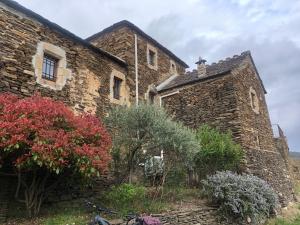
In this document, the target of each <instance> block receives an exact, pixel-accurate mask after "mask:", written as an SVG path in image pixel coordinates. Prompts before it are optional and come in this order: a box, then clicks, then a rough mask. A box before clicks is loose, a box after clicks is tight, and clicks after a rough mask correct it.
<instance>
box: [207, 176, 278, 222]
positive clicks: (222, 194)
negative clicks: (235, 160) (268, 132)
mask: <svg viewBox="0 0 300 225" xmlns="http://www.w3.org/2000/svg"><path fill="white" fill-rule="evenodd" d="M202 183H203V193H204V195H205V196H206V197H207V198H208V200H209V201H210V202H211V203H213V204H216V205H218V206H220V208H219V210H220V212H221V213H222V215H224V216H225V217H226V218H228V219H230V220H235V221H240V222H242V221H247V222H248V223H252V224H258V223H259V222H261V221H263V220H264V219H266V218H268V217H270V216H271V215H274V214H275V213H276V209H277V207H278V206H279V202H278V198H277V194H276V193H275V192H274V190H273V189H272V188H271V187H270V186H269V185H268V184H267V182H266V181H264V180H262V179H260V178H258V177H256V176H253V175H248V174H243V175H238V174H236V173H233V172H230V171H226V172H217V173H216V174H215V175H213V176H208V177H207V179H206V180H203V181H202Z"/></svg>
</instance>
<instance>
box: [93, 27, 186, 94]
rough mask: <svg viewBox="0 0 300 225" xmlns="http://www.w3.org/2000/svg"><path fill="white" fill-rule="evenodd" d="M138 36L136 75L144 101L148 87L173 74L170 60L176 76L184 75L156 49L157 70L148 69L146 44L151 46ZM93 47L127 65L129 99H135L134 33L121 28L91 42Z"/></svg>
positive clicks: (169, 59) (167, 57)
mask: <svg viewBox="0 0 300 225" xmlns="http://www.w3.org/2000/svg"><path fill="white" fill-rule="evenodd" d="M137 36H138V64H139V66H138V74H139V99H145V98H147V96H146V95H145V94H146V93H147V91H148V90H149V86H150V85H157V84H159V83H160V82H162V81H164V80H165V79H167V78H168V77H170V76H171V75H173V73H172V72H171V70H170V68H171V64H170V62H171V60H173V62H175V64H176V69H177V73H178V74H184V71H185V68H184V67H183V66H181V65H180V64H179V63H176V61H175V59H173V58H171V57H170V56H169V55H167V54H166V53H164V52H163V51H162V50H161V49H159V48H158V47H156V46H155V45H152V46H153V47H156V50H157V57H158V58H157V62H158V68H157V70H156V69H152V68H149V67H148V62H147V44H148V45H149V44H150V45H151V42H149V41H148V40H147V39H145V38H144V37H142V36H140V35H137ZM91 42H92V43H93V44H94V45H95V46H97V47H100V48H102V49H104V50H106V51H108V52H111V53H113V54H115V55H116V56H118V57H120V58H122V59H124V60H125V61H126V62H127V63H128V65H129V66H128V79H129V85H130V89H131V97H132V98H135V39H134V31H133V30H132V29H130V28H129V27H121V28H118V29H116V30H114V31H111V32H109V33H106V34H103V35H102V36H100V37H98V38H96V39H94V40H92V41H91Z"/></svg>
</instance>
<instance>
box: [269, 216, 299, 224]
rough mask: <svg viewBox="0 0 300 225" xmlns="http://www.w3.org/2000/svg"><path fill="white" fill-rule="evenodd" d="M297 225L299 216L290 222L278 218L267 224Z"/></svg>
mask: <svg viewBox="0 0 300 225" xmlns="http://www.w3.org/2000/svg"><path fill="white" fill-rule="evenodd" d="M299 224H300V215H298V216H297V217H296V218H294V219H292V220H290V219H282V218H279V219H276V220H274V221H272V222H270V223H268V225H299Z"/></svg>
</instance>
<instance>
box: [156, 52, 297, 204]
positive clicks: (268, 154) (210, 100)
mask: <svg viewBox="0 0 300 225" xmlns="http://www.w3.org/2000/svg"><path fill="white" fill-rule="evenodd" d="M238 57H242V60H241V62H240V63H239V64H238V65H236V66H235V67H234V68H232V69H231V70H229V71H227V72H224V73H221V74H217V75H210V76H206V77H201V79H200V80H195V82H194V83H191V84H186V85H182V86H180V87H176V86H175V87H173V88H169V89H167V90H166V91H164V90H162V91H160V93H159V95H160V97H161V103H162V105H163V106H164V107H165V108H166V109H167V110H168V112H169V113H170V114H171V115H173V117H174V118H175V119H176V120H180V121H182V122H183V123H184V124H185V125H187V126H190V127H192V128H198V127H199V126H201V125H203V124H209V125H211V126H213V127H216V128H218V129H219V130H221V131H227V130H230V131H231V132H232V134H233V137H234V139H235V140H236V141H237V142H238V143H240V144H241V146H242V148H243V149H244V150H245V153H246V157H245V161H244V163H245V165H244V167H243V170H244V172H249V173H252V174H255V175H258V176H260V177H262V178H263V179H265V180H267V181H268V182H269V183H270V184H272V186H273V187H274V188H275V189H276V190H277V192H278V193H279V195H280V196H281V197H282V198H281V200H282V203H284V204H285V203H286V202H289V201H292V200H293V188H292V183H291V181H290V177H289V172H288V168H287V165H286V164H285V160H284V158H283V157H282V155H281V153H280V151H278V149H277V148H276V146H275V142H274V139H273V132H272V127H271V123H270V118H269V113H268V108H267V104H266V101H265V96H264V95H265V90H264V87H263V85H262V83H261V80H260V79H259V75H258V74H257V72H256V69H255V66H254V64H253V61H252V58H251V55H250V53H245V54H244V55H242V56H238ZM236 59H237V57H236ZM230 60H235V59H230V58H229V59H227V61H228V63H229V62H230ZM225 63H226V62H225ZM195 72H196V71H195ZM254 95H255V96H254ZM252 98H255V99H252ZM253 104H256V105H255V106H254V105H253ZM254 107H256V108H254Z"/></svg>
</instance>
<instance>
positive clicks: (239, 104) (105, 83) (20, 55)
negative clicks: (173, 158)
mask: <svg viewBox="0 0 300 225" xmlns="http://www.w3.org/2000/svg"><path fill="white" fill-rule="evenodd" d="M197 65H198V69H197V70H194V71H192V72H186V69H187V68H188V65H187V64H186V63H185V62H183V61H182V60H181V59H180V58H179V57H177V56H176V55H175V54H173V53H172V52H171V51H170V50H168V49H167V48H165V47H164V46H162V45H161V44H159V43H158V42H157V41H155V40H154V39H153V38H152V37H150V36H149V35H147V34H146V33H145V32H143V31H142V30H141V29H139V28H138V27H136V26H135V25H134V24H132V23H130V22H128V21H121V22H119V23H116V24H114V25H112V26H111V27H109V28H106V29H104V30H103V31H101V32H99V33H97V34H95V35H93V36H91V37H89V38H88V39H86V40H83V39H81V38H79V37H77V36H76V35H74V34H72V33H70V32H69V31H67V30H65V29H63V28H62V27H60V26H59V25H57V24H54V23H52V22H50V21H48V20H47V19H45V18H43V17H41V16H40V15H38V14H36V13H34V12H32V11H30V10H28V9H26V8H24V7H23V6H21V5H19V4H18V3H16V2H14V1H11V0H0V92H12V93H15V94H17V95H19V96H30V95H32V94H34V92H40V93H41V94H42V95H45V96H50V97H52V98H54V99H58V100H61V101H64V102H65V103H66V104H67V105H69V106H70V107H71V108H73V109H74V110H75V111H76V112H82V111H86V112H92V113H95V114H96V115H98V116H100V117H103V116H105V115H106V114H107V112H108V110H109V109H110V108H111V107H114V106H115V105H125V106H129V105H131V104H136V102H138V101H145V102H148V103H149V104H152V103H153V104H159V105H160V106H162V107H165V108H166V110H167V111H168V112H169V113H170V114H171V115H172V116H173V117H174V119H176V120H179V121H182V122H183V123H184V124H186V125H187V126H189V127H191V128H197V127H199V126H201V125H202V124H205V123H206V124H210V125H211V126H214V127H217V128H219V129H220V130H222V131H226V130H230V131H231V132H232V134H233V136H234V138H235V140H236V141H237V142H238V143H240V144H241V145H242V147H243V149H244V150H245V152H246V157H245V161H244V170H245V172H250V173H253V174H256V175H258V176H260V177H262V178H264V179H266V180H267V181H269V182H270V184H272V186H273V187H274V188H275V189H276V190H277V191H278V192H279V193H280V195H281V196H282V200H283V202H288V201H291V200H292V197H293V189H292V185H291V180H290V179H289V173H288V170H287V165H286V164H285V159H284V157H282V154H281V152H280V151H279V150H278V149H277V148H276V144H275V142H274V139H273V132H272V128H271V123H270V118H269V113H268V108H267V105H266V101H265V94H266V90H265V88H264V86H263V83H262V80H261V79H260V76H259V73H258V71H257V69H256V67H255V64H254V62H253V59H252V57H251V54H250V52H244V53H242V54H241V55H237V56H233V57H232V58H227V59H226V60H223V61H219V62H218V63H214V64H211V65H206V64H205V60H203V59H199V61H198V62H197Z"/></svg>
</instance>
